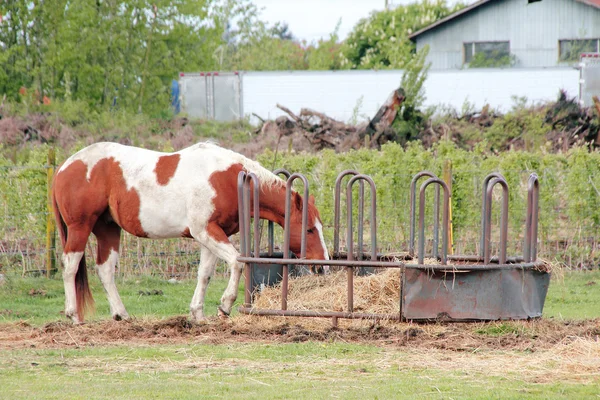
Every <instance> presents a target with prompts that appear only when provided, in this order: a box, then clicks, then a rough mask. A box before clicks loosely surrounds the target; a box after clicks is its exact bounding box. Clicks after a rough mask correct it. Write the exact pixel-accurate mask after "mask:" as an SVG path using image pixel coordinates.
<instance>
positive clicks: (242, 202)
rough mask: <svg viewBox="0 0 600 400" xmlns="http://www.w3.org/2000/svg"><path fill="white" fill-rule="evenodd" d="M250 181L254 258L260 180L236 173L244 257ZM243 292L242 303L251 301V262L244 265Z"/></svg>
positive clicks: (247, 243) (256, 255) (257, 241)
mask: <svg viewBox="0 0 600 400" xmlns="http://www.w3.org/2000/svg"><path fill="white" fill-rule="evenodd" d="M250 182H252V183H253V188H254V193H253V198H252V199H253V203H254V204H253V205H254V212H253V214H254V258H259V257H260V235H259V234H258V231H259V226H260V225H259V224H260V181H259V179H258V177H257V176H256V175H255V174H253V173H247V172H244V171H241V172H240V173H239V174H238V218H239V224H240V252H241V254H243V255H244V256H246V257H249V256H250V200H251V198H250ZM245 270H246V271H245V272H246V273H245V277H244V282H245V293H244V304H245V305H247V306H250V304H251V303H252V282H251V279H252V278H251V277H252V264H250V263H246V267H245Z"/></svg>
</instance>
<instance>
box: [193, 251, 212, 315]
mask: <svg viewBox="0 0 600 400" xmlns="http://www.w3.org/2000/svg"><path fill="white" fill-rule="evenodd" d="M201 247H202V248H201V250H200V265H199V268H198V284H197V285H196V290H195V291H194V297H192V302H191V303H190V314H191V318H192V320H194V321H196V322H200V321H202V320H204V319H205V316H204V297H205V295H206V288H207V286H208V283H209V282H210V278H211V276H212V274H213V273H214V272H215V265H216V263H217V256H216V255H215V254H213V252H211V251H210V250H209V249H207V248H206V247H205V246H203V245H201Z"/></svg>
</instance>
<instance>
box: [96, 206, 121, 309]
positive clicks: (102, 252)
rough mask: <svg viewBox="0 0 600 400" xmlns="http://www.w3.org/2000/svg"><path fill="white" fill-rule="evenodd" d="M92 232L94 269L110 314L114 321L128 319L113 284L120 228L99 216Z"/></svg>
mask: <svg viewBox="0 0 600 400" xmlns="http://www.w3.org/2000/svg"><path fill="white" fill-rule="evenodd" d="M92 232H94V235H95V236H96V239H98V254H97V256H96V269H97V271H98V277H99V278H100V281H101V282H102V286H104V291H105V292H106V297H107V298H108V304H109V305H110V314H111V315H112V317H113V319H114V320H116V321H120V320H122V319H129V314H128V313H127V311H126V310H125V306H124V305H123V301H122V300H121V296H119V292H118V290H117V285H116V284H115V269H116V266H117V262H118V261H119V244H120V241H121V228H120V227H119V225H117V224H116V223H114V222H113V221H107V220H106V218H105V217H100V218H99V219H98V221H96V224H95V225H94V229H93V230H92Z"/></svg>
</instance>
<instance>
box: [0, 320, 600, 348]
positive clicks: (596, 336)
mask: <svg viewBox="0 0 600 400" xmlns="http://www.w3.org/2000/svg"><path fill="white" fill-rule="evenodd" d="M581 340H583V341H586V342H589V343H595V344H596V349H597V350H600V319H595V320H587V321H577V322H573V321H557V320H552V319H540V320H534V321H514V322H489V323H428V324H417V323H397V322H371V321H347V320H344V321H341V322H340V325H339V327H337V328H334V327H332V325H331V321H330V320H327V319H301V318H287V319H283V318H281V319H278V318H268V317H255V316H237V317H233V318H231V319H229V320H225V321H222V320H219V319H216V318H213V319H209V320H208V321H207V322H205V323H201V324H196V323H191V322H190V321H189V319H188V318H187V317H185V316H178V317H173V318H169V319H164V320H138V319H133V320H131V321H118V322H117V321H112V320H110V321H109V320H107V321H96V322H88V323H85V324H83V325H73V324H71V323H70V322H63V321H60V322H52V323H48V324H46V325H44V326H31V325H29V324H28V323H26V322H15V323H4V324H0V349H17V348H73V347H75V348H77V347H86V346H104V345H152V344H158V345H160V344H184V343H205V344H227V343H239V342H259V343H260V342H265V343H294V342H306V341H317V342H321V341H322V342H332V341H342V342H352V343H364V344H372V345H383V346H404V347H408V348H422V349H440V350H451V351H458V352H460V351H473V350H475V349H479V350H481V349H490V350H496V349H503V350H517V351H527V352H535V351H538V350H545V349H550V348H552V347H554V346H556V345H557V344H568V343H570V342H573V341H581ZM599 356H600V354H599Z"/></svg>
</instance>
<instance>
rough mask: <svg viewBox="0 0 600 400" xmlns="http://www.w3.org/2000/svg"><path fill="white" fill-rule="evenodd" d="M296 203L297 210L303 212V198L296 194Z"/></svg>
mask: <svg viewBox="0 0 600 400" xmlns="http://www.w3.org/2000/svg"><path fill="white" fill-rule="evenodd" d="M294 203H295V204H296V209H297V210H298V211H302V197H301V196H300V195H299V194H298V193H295V192H294Z"/></svg>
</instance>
